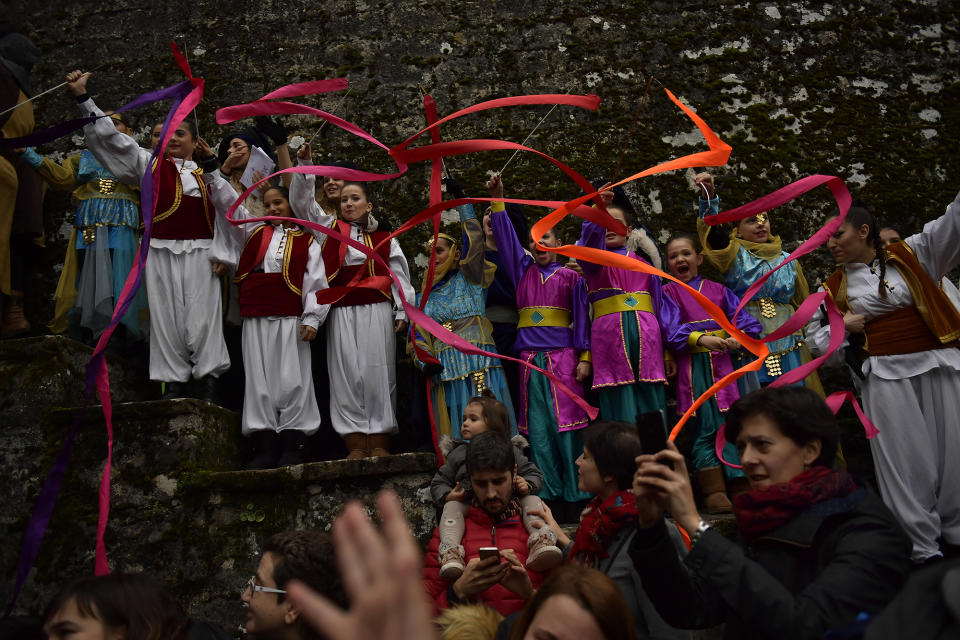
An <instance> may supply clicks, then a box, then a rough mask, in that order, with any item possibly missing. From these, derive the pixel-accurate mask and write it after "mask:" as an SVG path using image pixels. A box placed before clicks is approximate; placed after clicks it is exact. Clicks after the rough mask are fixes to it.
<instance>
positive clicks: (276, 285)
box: [233, 224, 313, 318]
mask: <svg viewBox="0 0 960 640" xmlns="http://www.w3.org/2000/svg"><path fill="white" fill-rule="evenodd" d="M276 230H277V227H274V226H273V225H272V224H262V225H260V226H259V227H257V228H256V229H254V231H253V233H252V234H250V238H249V239H248V240H247V244H246V245H245V246H244V247H243V253H241V254H240V263H239V264H238V265H237V275H236V276H235V277H234V278H233V281H234V282H236V283H237V284H238V285H240V297H239V299H238V302H239V303H240V315H241V316H242V317H245V318H263V317H266V316H296V317H299V316H300V315H301V314H302V313H303V274H304V272H305V271H306V270H307V262H308V261H309V259H310V243H311V242H313V236H312V235H311V234H309V233H304V232H303V231H301V230H299V229H296V230H294V231H291V232H290V234H289V236H288V241H287V244H286V246H285V247H284V250H283V268H282V270H281V271H280V272H278V273H264V272H263V271H255V269H258V268H260V265H261V264H263V258H264V257H265V256H266V254H267V249H268V248H269V247H270V240H271V238H273V234H274V232H275V231H276Z"/></svg>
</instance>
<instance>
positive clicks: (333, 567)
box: [263, 529, 347, 606]
mask: <svg viewBox="0 0 960 640" xmlns="http://www.w3.org/2000/svg"><path fill="white" fill-rule="evenodd" d="M263 552H264V553H270V554H271V555H272V558H273V580H274V582H275V583H276V585H277V587H278V588H279V589H286V588H287V583H289V582H290V581H291V580H299V581H300V582H303V583H304V584H306V585H308V586H309V587H310V588H311V589H313V590H314V591H316V592H317V593H320V594H323V595H324V596H326V597H327V598H329V599H330V600H332V601H334V602H336V603H337V604H338V605H340V606H346V604H347V598H346V595H345V593H344V590H343V584H342V582H341V581H340V572H339V570H338V569H337V560H336V555H335V554H334V549H333V543H332V542H331V540H330V536H329V534H327V533H326V532H324V531H319V530H316V529H304V530H302V531H285V532H283V533H278V534H275V535H273V536H270V537H269V538H268V539H267V541H266V542H265V543H264V544H263ZM282 599H283V596H282V595H281V600H282Z"/></svg>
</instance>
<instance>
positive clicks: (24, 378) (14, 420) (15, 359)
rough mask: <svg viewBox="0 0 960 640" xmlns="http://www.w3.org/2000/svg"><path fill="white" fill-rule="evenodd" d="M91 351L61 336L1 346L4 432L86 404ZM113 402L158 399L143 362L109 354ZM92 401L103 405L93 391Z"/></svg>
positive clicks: (1, 343) (0, 343)
mask: <svg viewBox="0 0 960 640" xmlns="http://www.w3.org/2000/svg"><path fill="white" fill-rule="evenodd" d="M92 354H93V349H92V348H90V347H88V346H86V345H85V344H82V343H80V342H77V341H75V340H71V339H69V338H65V337H63V336H38V337H34V338H22V339H18V340H3V341H0V412H2V414H3V425H4V427H5V428H6V429H10V428H19V427H29V426H34V427H36V426H37V425H38V424H39V423H40V420H41V418H42V417H43V414H44V413H46V411H47V410H48V409H50V408H53V407H78V406H81V405H82V404H83V397H84V390H85V388H86V378H87V364H88V363H89V362H90V356H91V355H92ZM107 367H108V373H109V377H110V390H111V397H112V398H113V402H114V403H118V402H133V401H136V400H145V399H150V398H153V397H156V396H157V395H158V392H159V387H157V386H156V384H155V383H150V381H149V380H147V376H146V361H145V359H143V358H138V359H135V360H132V361H131V360H127V359H125V358H123V357H119V356H117V355H116V354H114V353H110V352H109V351H108V354H107ZM91 402H94V403H98V402H99V400H98V398H97V397H96V393H95V392H94V394H93V397H92V398H91Z"/></svg>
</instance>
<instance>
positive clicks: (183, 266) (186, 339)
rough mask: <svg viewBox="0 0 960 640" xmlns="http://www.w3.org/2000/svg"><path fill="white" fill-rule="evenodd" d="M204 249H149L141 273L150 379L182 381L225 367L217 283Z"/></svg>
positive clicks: (226, 358)
mask: <svg viewBox="0 0 960 640" xmlns="http://www.w3.org/2000/svg"><path fill="white" fill-rule="evenodd" d="M207 252H208V250H207V249H194V250H193V251H187V252H183V253H174V252H172V251H169V250H167V249H162V248H159V247H151V248H150V254H149V256H148V257H147V265H146V268H145V269H144V278H145V280H146V286H147V304H148V305H149V306H150V379H151V380H159V381H163V382H187V381H188V380H190V378H191V377H193V378H197V379H199V378H202V377H204V376H207V375H212V376H215V377H219V376H220V374H222V373H223V372H225V371H226V370H227V369H229V368H230V356H229V354H228V353H227V345H226V343H225V342H224V341H223V320H222V318H221V307H222V303H221V301H220V279H219V278H217V277H216V276H215V275H213V271H212V269H211V265H210V260H209V258H208V257H207Z"/></svg>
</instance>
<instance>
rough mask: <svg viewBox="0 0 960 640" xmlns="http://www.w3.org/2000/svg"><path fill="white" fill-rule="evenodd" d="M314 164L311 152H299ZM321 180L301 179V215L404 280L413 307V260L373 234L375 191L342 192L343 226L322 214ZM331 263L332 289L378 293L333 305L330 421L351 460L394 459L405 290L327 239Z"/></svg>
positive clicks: (297, 205) (295, 194) (294, 198)
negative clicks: (361, 247)
mask: <svg viewBox="0 0 960 640" xmlns="http://www.w3.org/2000/svg"><path fill="white" fill-rule="evenodd" d="M297 157H298V158H299V159H300V160H301V161H306V162H309V159H310V148H309V146H308V145H304V146H303V147H301V149H300V150H299V151H298V152H297ZM314 182H315V178H314V176H312V175H311V176H308V175H303V174H297V175H295V176H294V178H293V182H292V183H291V185H290V201H291V203H292V204H293V207H294V210H296V211H299V212H303V213H304V214H305V215H306V218H307V219H309V220H312V221H314V222H317V223H319V224H322V225H324V226H326V227H330V228H335V229H336V230H337V231H339V232H340V233H341V234H343V235H345V236H348V237H350V238H352V239H354V240H356V241H357V242H360V243H362V244H365V245H366V246H368V247H378V248H377V252H378V253H379V254H380V256H381V257H382V258H383V259H384V261H386V262H387V263H388V264H389V265H390V269H391V270H393V272H394V273H395V274H396V275H397V276H398V278H399V280H400V283H401V286H402V287H403V294H404V296H405V297H406V299H407V300H410V301H413V300H414V299H415V296H416V294H415V292H414V290H413V286H412V285H411V284H410V270H409V267H408V266H407V259H406V258H405V257H404V255H403V252H402V251H401V250H400V245H399V244H398V243H397V240H396V238H394V239H391V240H390V241H389V242H383V241H384V240H385V239H386V238H387V237H388V236H389V235H390V234H389V232H387V231H372V230H371V229H370V224H369V223H370V212H371V211H372V210H373V203H371V202H370V200H369V195H368V193H367V187H366V185H365V184H364V183H362V182H349V181H347V182H345V183H344V185H343V187H342V188H341V190H340V218H341V219H339V220H337V219H336V218H334V217H333V216H332V215H329V214H327V213H325V212H324V211H323V209H321V207H320V205H319V204H317V201H316V199H315V197H314V192H315V188H314ZM322 240H323V261H324V265H325V267H326V272H327V279H328V281H329V284H330V286H331V287H339V286H345V285H347V284H349V283H350V282H351V281H352V280H353V279H354V276H356V275H357V273H358V272H360V273H361V276H360V281H361V282H362V281H366V283H367V284H369V285H372V286H373V287H374V288H369V287H360V288H356V289H354V290H353V291H351V292H350V293H349V294H347V295H346V296H345V297H343V298H341V299H340V300H338V301H337V302H335V303H334V304H333V305H331V307H332V308H331V312H330V320H329V322H328V323H327V370H328V372H329V374H330V419H331V421H332V422H333V428H334V429H336V431H337V433H338V434H340V436H341V437H342V438H343V440H344V443H345V444H346V446H347V449H348V450H349V455H348V456H347V457H348V458H362V457H366V456H369V455H373V456H385V455H389V454H390V452H389V451H388V446H389V444H390V434H391V433H394V432H396V430H397V418H396V412H395V406H396V395H397V374H396V356H395V354H396V333H402V332H403V331H405V330H406V327H407V316H406V313H404V311H403V308H402V307H400V306H399V305H400V295H399V291H398V289H397V286H396V285H395V284H393V281H392V280H391V279H390V278H389V277H388V276H387V271H386V269H385V268H384V267H382V266H381V265H380V264H378V263H377V262H375V261H374V260H372V259H368V258H367V257H366V255H364V254H363V252H361V251H358V250H357V249H354V248H353V247H348V246H347V245H346V244H344V243H341V242H340V241H339V240H336V239H334V238H332V237H328V236H326V235H323V236H322Z"/></svg>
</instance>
